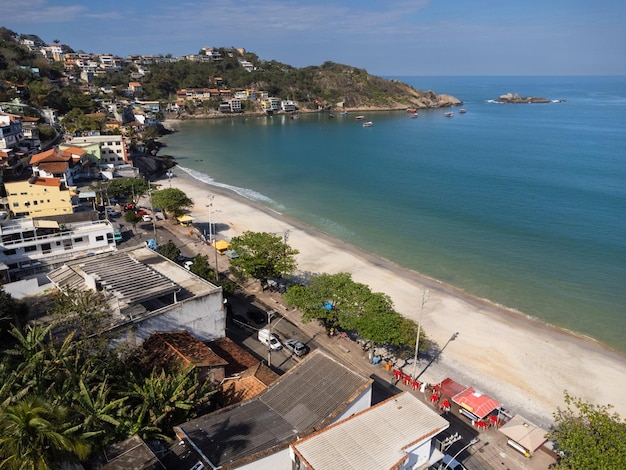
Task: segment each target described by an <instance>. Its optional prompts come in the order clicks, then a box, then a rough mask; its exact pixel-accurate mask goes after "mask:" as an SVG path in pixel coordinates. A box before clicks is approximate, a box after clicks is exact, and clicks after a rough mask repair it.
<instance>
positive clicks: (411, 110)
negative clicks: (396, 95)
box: [406, 108, 417, 114]
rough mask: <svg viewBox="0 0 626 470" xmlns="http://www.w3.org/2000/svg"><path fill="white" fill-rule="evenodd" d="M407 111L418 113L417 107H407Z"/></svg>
mask: <svg viewBox="0 0 626 470" xmlns="http://www.w3.org/2000/svg"><path fill="white" fill-rule="evenodd" d="M406 112H407V113H409V114H415V113H417V109H416V108H406Z"/></svg>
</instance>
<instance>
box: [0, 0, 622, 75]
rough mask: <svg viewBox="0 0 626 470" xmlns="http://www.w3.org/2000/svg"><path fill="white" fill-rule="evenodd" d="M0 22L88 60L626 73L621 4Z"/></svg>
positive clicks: (277, 6) (433, 4)
mask: <svg viewBox="0 0 626 470" xmlns="http://www.w3.org/2000/svg"><path fill="white" fill-rule="evenodd" d="M0 7H1V9H0V11H2V18H1V19H0V26H4V27H7V28H9V29H11V30H13V31H15V32H17V33H21V34H36V35H38V36H39V37H41V38H42V39H43V40H44V41H47V42H49V43H52V41H53V40H54V39H58V40H60V41H61V43H63V44H67V45H69V46H70V47H72V48H73V49H75V50H83V51H85V52H96V53H112V54H116V55H119V56H123V57H124V56H127V55H129V54H136V53H145V54H168V53H170V54H172V55H174V56H178V55H183V54H192V53H197V52H198V51H199V50H200V48H201V47H202V46H213V47H222V46H224V47H230V46H235V47H243V48H245V49H246V50H248V51H251V52H254V53H256V54H257V55H258V56H259V57H260V58H261V59H264V60H277V61H279V62H283V63H287V64H290V65H293V66H296V67H304V66H308V65H320V64H322V63H323V62H325V61H333V62H338V63H342V64H347V65H352V66H355V67H360V68H364V69H367V71H368V72H369V73H372V74H375V75H382V76H391V75H393V76H409V75H626V27H625V25H626V1H624V0H523V1H522V0H518V1H507V0H345V1H330V0H245V1H242V0H239V1H235V0H215V1H211V0H206V1H200V0H187V1H185V0H183V1H182V2H176V1H165V0H132V1H129V0H124V1H122V0H104V1H89V2H87V1H84V0H20V1H19V2H18V1H14V0H0Z"/></svg>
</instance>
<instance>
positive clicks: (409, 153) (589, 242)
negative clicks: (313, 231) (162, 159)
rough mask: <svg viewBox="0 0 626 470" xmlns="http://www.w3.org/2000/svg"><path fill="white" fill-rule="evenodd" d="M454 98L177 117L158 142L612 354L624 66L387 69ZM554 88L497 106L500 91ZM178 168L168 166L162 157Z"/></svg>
mask: <svg viewBox="0 0 626 470" xmlns="http://www.w3.org/2000/svg"><path fill="white" fill-rule="evenodd" d="M395 78H400V79H402V80H403V81H405V82H407V83H409V84H411V85H413V86H415V87H416V88H418V89H421V90H428V89H432V90H434V91H435V92H436V93H448V94H452V95H454V96H456V97H458V98H460V99H461V100H463V101H464V102H465V104H464V105H463V107H464V108H465V109H467V114H459V113H458V109H457V110H455V111H456V113H455V116H454V117H453V118H447V117H445V116H444V115H443V110H429V111H420V113H419V117H418V118H417V119H410V118H408V117H407V116H406V115H405V113H403V112H378V113H363V114H366V116H367V117H366V120H371V121H373V122H374V126H373V127H371V128H363V127H362V126H361V124H360V123H358V122H357V121H355V120H354V116H355V115H356V114H358V113H350V114H349V115H348V116H341V115H339V114H337V116H336V117H335V118H334V119H329V118H328V116H327V115H325V114H314V115H301V117H300V119H298V120H290V119H288V118H287V117H280V116H274V117H272V118H265V117H264V118H247V119H242V118H226V119H219V120H210V121H193V122H183V123H178V124H176V128H177V129H178V130H180V132H178V133H176V134H173V135H171V136H168V137H167V138H166V139H165V142H166V143H167V145H168V148H166V149H165V151H164V152H163V153H167V154H171V155H173V156H175V157H176V158H177V162H178V163H179V165H180V166H181V167H183V168H185V169H187V170H191V171H192V173H193V174H194V175H195V176H196V177H198V178H199V179H201V180H203V181H205V182H207V183H211V184H218V185H221V186H224V187H227V188H231V189H235V190H237V191H238V192H239V193H241V194H243V195H245V196H247V197H249V198H251V199H255V200H257V201H260V202H262V203H264V204H266V205H268V206H271V207H273V208H275V209H277V210H280V211H281V212H284V213H285V214H288V215H290V216H292V217H295V218H296V219H299V220H301V221H303V222H306V223H308V224H310V225H312V226H315V227H317V228H319V229H320V230H322V231H324V232H326V233H328V234H330V235H333V236H335V237H337V238H340V239H342V240H345V241H348V242H350V243H352V244H354V245H357V246H360V247H362V248H364V249H366V250H368V251H371V252H374V253H376V254H379V255H380V256H383V257H385V258H387V259H390V260H392V261H394V262H397V263H398V264H401V265H403V266H406V267H408V268H411V269H414V270H416V271H419V272H421V273H424V274H426V275H428V276H431V277H434V278H436V279H439V280H440V281H443V282H445V283H449V284H452V285H455V286H457V287H459V288H461V289H463V290H465V291H466V292H468V293H471V294H473V295H475V296H478V297H481V298H486V299H489V300H491V301H494V302H496V303H499V304H502V305H505V306H507V307H510V308H514V309H517V310H519V311H520V312H522V313H524V314H528V315H531V316H534V317H537V318H539V319H541V320H543V321H545V322H548V323H551V324H554V325H557V326H561V327H564V328H567V329H570V330H573V331H576V332H579V333H582V334H586V335H589V336H592V337H594V338H596V339H598V340H600V341H602V342H604V343H605V344H607V345H609V346H610V347H613V348H615V349H617V350H620V351H622V352H626V342H625V341H624V338H625V337H626V77H543V78H542V77H395ZM508 92H512V93H519V94H520V95H521V96H528V95H532V96H542V97H545V98H549V99H563V100H566V101H565V102H562V103H549V104H531V105H502V104H496V103H491V102H488V101H489V100H492V99H495V98H497V97H498V96H499V95H501V94H504V93H508ZM176 171H181V170H176Z"/></svg>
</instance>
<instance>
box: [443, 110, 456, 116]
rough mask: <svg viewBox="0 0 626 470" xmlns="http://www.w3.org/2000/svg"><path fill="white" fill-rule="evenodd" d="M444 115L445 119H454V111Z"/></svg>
mask: <svg viewBox="0 0 626 470" xmlns="http://www.w3.org/2000/svg"><path fill="white" fill-rule="evenodd" d="M443 115H444V116H445V117H452V116H454V111H448V112H447V113H443Z"/></svg>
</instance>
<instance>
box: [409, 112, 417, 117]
mask: <svg viewBox="0 0 626 470" xmlns="http://www.w3.org/2000/svg"><path fill="white" fill-rule="evenodd" d="M409 117H410V118H416V117H417V113H409Z"/></svg>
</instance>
